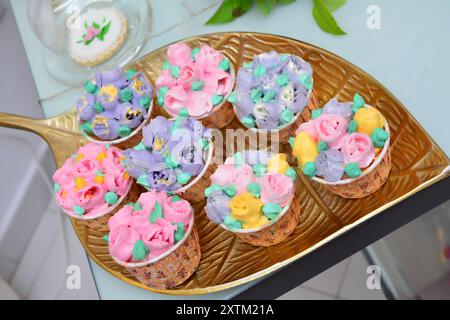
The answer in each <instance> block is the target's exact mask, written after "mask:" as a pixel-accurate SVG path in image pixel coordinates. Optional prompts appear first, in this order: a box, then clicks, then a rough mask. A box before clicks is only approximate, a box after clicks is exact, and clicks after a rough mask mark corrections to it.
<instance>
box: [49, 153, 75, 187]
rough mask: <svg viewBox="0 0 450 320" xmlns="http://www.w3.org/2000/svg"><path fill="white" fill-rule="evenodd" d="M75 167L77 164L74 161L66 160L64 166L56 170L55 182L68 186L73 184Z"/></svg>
mask: <svg viewBox="0 0 450 320" xmlns="http://www.w3.org/2000/svg"><path fill="white" fill-rule="evenodd" d="M74 167H75V162H74V161H73V159H72V158H68V159H66V161H65V162H64V164H63V166H62V167H61V168H59V169H58V170H56V172H55V173H54V174H53V180H54V181H55V182H56V183H59V184H60V185H66V184H69V183H71V182H73V180H74V179H75V172H74Z"/></svg>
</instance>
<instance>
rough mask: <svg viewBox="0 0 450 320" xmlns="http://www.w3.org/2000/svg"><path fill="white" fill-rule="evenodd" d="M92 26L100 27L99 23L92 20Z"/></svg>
mask: <svg viewBox="0 0 450 320" xmlns="http://www.w3.org/2000/svg"><path fill="white" fill-rule="evenodd" d="M92 26H93V27H94V28H95V29H100V25H99V24H98V23H96V22H95V21H94V22H92Z"/></svg>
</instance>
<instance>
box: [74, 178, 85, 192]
mask: <svg viewBox="0 0 450 320" xmlns="http://www.w3.org/2000/svg"><path fill="white" fill-rule="evenodd" d="M85 185H86V180H84V179H83V178H82V177H76V178H75V186H76V189H77V190H80V189H81V188H83V187H84V186H85Z"/></svg>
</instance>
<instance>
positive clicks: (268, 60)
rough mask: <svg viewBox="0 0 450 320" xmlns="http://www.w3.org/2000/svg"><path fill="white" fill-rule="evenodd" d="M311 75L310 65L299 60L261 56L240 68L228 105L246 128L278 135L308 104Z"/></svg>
mask: <svg viewBox="0 0 450 320" xmlns="http://www.w3.org/2000/svg"><path fill="white" fill-rule="evenodd" d="M312 74H313V70H312V67H311V65H310V64H309V63H308V62H305V61H304V60H303V59H301V58H299V57H298V56H295V55H290V54H278V53H276V52H275V51H271V52H268V53H262V54H260V55H257V56H255V57H254V59H253V61H252V62H250V63H245V64H244V66H242V67H241V68H239V71H238V73H237V77H236V88H235V92H233V94H232V95H230V97H229V101H230V102H231V103H233V105H234V111H235V113H236V115H237V117H238V119H239V121H240V122H241V123H242V124H243V125H244V126H245V127H247V128H249V129H254V130H255V129H256V130H257V129H265V130H277V131H281V130H283V129H285V128H287V127H289V126H291V125H292V124H293V123H295V122H296V121H297V119H299V118H300V115H301V114H302V112H303V111H304V110H305V108H306V106H307V105H308V104H309V102H310V99H309V98H310V94H311V92H312V89H313V79H312ZM280 133H281V132H280Z"/></svg>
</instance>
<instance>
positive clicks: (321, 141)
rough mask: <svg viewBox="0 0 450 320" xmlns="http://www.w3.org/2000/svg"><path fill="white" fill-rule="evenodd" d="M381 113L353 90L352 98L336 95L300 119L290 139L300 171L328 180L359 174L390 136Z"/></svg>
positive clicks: (373, 158) (333, 180)
mask: <svg viewBox="0 0 450 320" xmlns="http://www.w3.org/2000/svg"><path fill="white" fill-rule="evenodd" d="M385 125H386V120H385V119H384V117H383V116H382V115H381V113H380V112H379V111H378V110H376V109H375V108H373V107H370V106H368V105H366V104H365V102H364V99H363V98H362V97H361V96H360V95H359V94H355V96H354V99H353V102H339V101H338V100H337V99H336V98H333V99H331V100H330V101H329V102H327V103H326V104H325V106H324V107H323V109H317V110H314V111H313V113H312V119H311V120H309V121H308V122H305V123H302V124H301V125H300V126H299V127H298V129H297V130H296V132H295V134H296V136H295V138H293V139H292V140H291V142H292V148H293V154H294V156H295V157H296V158H297V160H298V162H299V167H300V169H301V170H302V171H303V173H304V174H305V175H307V176H309V177H313V176H319V177H322V178H323V179H325V180H326V181H328V182H336V181H339V180H341V179H343V178H345V176H346V177H347V178H357V177H359V176H360V175H361V174H362V172H363V170H362V169H365V168H367V167H369V166H370V165H371V164H372V163H373V161H374V160H375V158H376V156H377V154H378V153H379V152H380V151H381V148H383V147H384V146H385V143H386V141H387V140H388V139H389V133H388V132H387V131H386V130H385V129H384V127H385Z"/></svg>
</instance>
